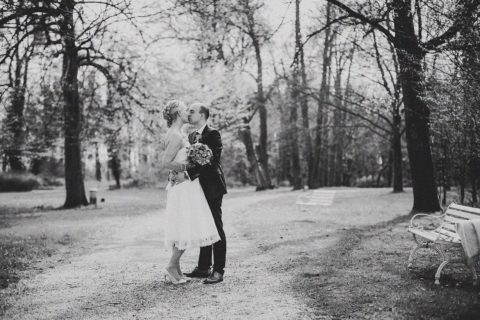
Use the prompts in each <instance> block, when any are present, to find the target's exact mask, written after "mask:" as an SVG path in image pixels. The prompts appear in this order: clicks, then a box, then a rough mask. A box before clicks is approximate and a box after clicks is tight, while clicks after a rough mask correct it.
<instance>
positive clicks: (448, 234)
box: [436, 203, 480, 241]
mask: <svg viewBox="0 0 480 320" xmlns="http://www.w3.org/2000/svg"><path fill="white" fill-rule="evenodd" d="M444 219H445V221H444V223H443V224H442V226H441V227H439V228H438V229H437V230H436V231H437V232H438V233H440V234H441V235H442V236H444V237H445V238H450V240H454V241H460V237H459V236H458V234H457V228H456V226H455V224H456V223H457V222H460V221H465V220H472V219H480V209H478V208H472V207H467V206H462V205H459V204H455V203H452V204H451V205H449V206H448V208H447V210H446V211H445V218H444Z"/></svg>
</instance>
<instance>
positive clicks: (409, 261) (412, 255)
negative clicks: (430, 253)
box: [407, 243, 427, 269]
mask: <svg viewBox="0 0 480 320" xmlns="http://www.w3.org/2000/svg"><path fill="white" fill-rule="evenodd" d="M421 248H427V246H426V245H425V244H420V243H419V244H417V245H416V246H415V247H414V248H413V249H412V250H411V251H410V255H409V256H408V265H407V268H408V269H411V268H412V267H413V260H414V259H415V254H416V253H417V251H418V250H419V249H421Z"/></svg>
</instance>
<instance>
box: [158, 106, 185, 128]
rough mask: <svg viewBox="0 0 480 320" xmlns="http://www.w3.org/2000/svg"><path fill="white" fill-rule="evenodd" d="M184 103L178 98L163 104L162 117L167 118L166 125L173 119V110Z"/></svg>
mask: <svg viewBox="0 0 480 320" xmlns="http://www.w3.org/2000/svg"><path fill="white" fill-rule="evenodd" d="M182 105H184V103H183V102H182V101H180V100H170V101H168V102H167V103H166V104H165V107H164V108H163V118H164V119H165V120H167V126H168V127H170V126H171V125H172V123H173V121H174V120H175V118H176V117H175V111H176V110H177V109H178V108H179V107H180V106H182Z"/></svg>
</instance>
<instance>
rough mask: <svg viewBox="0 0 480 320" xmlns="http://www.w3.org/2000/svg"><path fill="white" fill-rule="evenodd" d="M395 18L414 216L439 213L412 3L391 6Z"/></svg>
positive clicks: (428, 114) (397, 3) (428, 112)
mask: <svg viewBox="0 0 480 320" xmlns="http://www.w3.org/2000/svg"><path fill="white" fill-rule="evenodd" d="M392 5H393V8H394V11H395V14H394V26H395V38H396V51H397V55H398V58H399V64H400V77H399V78H400V82H401V84H402V90H403V102H404V106H405V124H406V137H407V149H408V156H409V160H410V167H411V172H412V186H413V208H412V213H414V212H434V211H438V210H440V205H439V202H438V196H437V191H436V186H435V176H434V171H433V161H432V153H431V149H430V129H429V125H428V122H429V116H430V110H429V109H428V107H427V105H426V104H425V102H424V101H423V99H422V96H423V95H424V93H425V88H424V84H423V82H424V81H423V80H424V79H423V69H422V58H423V53H422V50H421V48H420V46H419V43H418V39H417V37H416V34H415V29H414V24H413V15H412V14H411V11H410V10H411V6H410V5H411V1H410V0H402V1H396V2H395V3H393V4H392Z"/></svg>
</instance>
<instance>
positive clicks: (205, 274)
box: [184, 267, 210, 278]
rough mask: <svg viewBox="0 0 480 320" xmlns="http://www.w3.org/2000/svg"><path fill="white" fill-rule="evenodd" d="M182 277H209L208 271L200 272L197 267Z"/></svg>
mask: <svg viewBox="0 0 480 320" xmlns="http://www.w3.org/2000/svg"><path fill="white" fill-rule="evenodd" d="M184 275H185V276H186V277H189V278H207V277H208V276H209V275H210V270H209V269H207V270H200V269H198V267H195V269H193V271H192V272H190V273H184Z"/></svg>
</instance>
